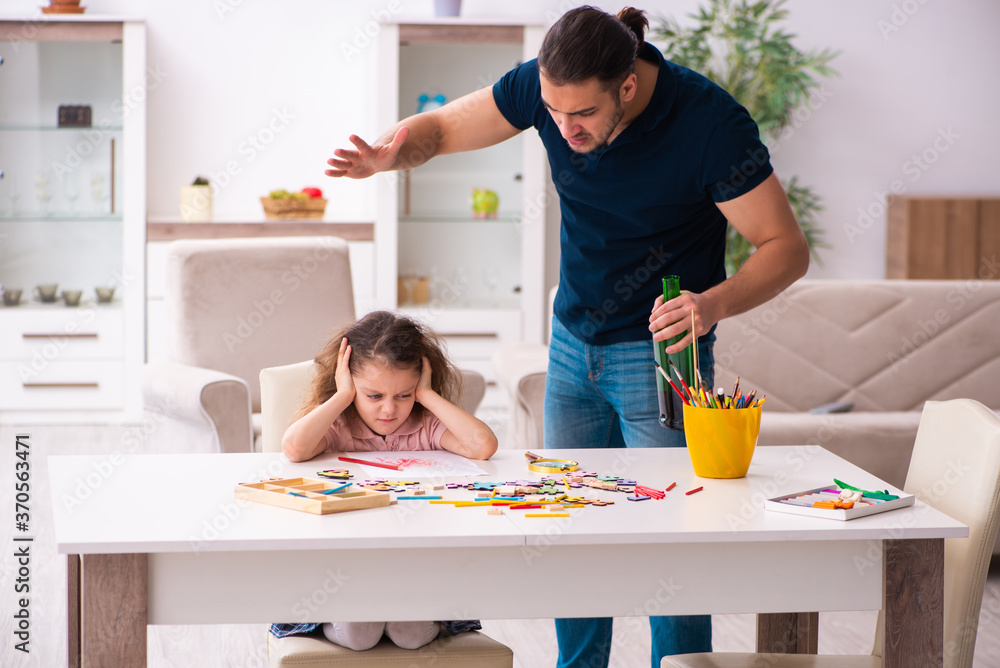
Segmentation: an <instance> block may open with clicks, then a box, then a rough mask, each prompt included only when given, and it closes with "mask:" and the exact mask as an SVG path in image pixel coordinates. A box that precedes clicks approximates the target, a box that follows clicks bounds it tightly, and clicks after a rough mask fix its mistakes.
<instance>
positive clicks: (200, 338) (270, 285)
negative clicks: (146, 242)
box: [164, 237, 354, 413]
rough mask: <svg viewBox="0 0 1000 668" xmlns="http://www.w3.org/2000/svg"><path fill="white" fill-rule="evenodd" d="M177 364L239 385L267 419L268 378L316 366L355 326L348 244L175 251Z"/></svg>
mask: <svg viewBox="0 0 1000 668" xmlns="http://www.w3.org/2000/svg"><path fill="white" fill-rule="evenodd" d="M164 304H165V307H166V311H167V323H168V326H169V327H170V328H171V331H170V332H168V335H167V341H168V356H169V359H170V361H172V362H179V363H181V364H187V365H191V366H195V367H202V368H207V369H215V370H217V371H223V372H226V373H230V374H232V375H234V376H238V377H240V378H243V379H244V380H246V381H247V384H248V385H249V386H250V404H251V408H252V411H253V412H254V413H256V412H259V411H260V391H259V387H260V386H259V385H258V382H257V377H258V374H259V373H260V371H261V369H264V368H267V367H273V366H280V365H284V364H290V363H292V362H297V361H299V360H303V359H309V358H311V357H312V356H314V355H315V354H316V352H317V351H318V350H320V349H321V348H322V346H323V344H324V343H325V342H326V341H327V340H328V339H329V338H330V336H331V335H332V334H333V333H334V331H335V330H337V329H339V328H340V327H342V326H343V325H346V324H348V323H350V322H353V321H354V291H353V287H352V284H351V266H350V258H349V256H348V250H347V242H345V241H344V240H343V239H339V238H337V237H279V238H273V237H272V238H252V239H211V240H185V241H175V242H172V243H171V244H170V245H169V247H168V249H167V256H166V293H165V296H164Z"/></svg>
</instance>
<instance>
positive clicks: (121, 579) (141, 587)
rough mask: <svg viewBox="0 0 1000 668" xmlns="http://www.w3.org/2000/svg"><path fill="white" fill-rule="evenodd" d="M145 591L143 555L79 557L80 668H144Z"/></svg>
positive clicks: (144, 557)
mask: <svg viewBox="0 0 1000 668" xmlns="http://www.w3.org/2000/svg"><path fill="white" fill-rule="evenodd" d="M146 586H147V585H146V555H145V554H87V555H84V556H83V565H82V568H81V569H80V592H81V594H80V603H81V605H80V613H81V615H80V617H81V625H80V650H81V658H82V661H81V663H80V666H81V668H100V667H102V666H135V667H136V668H141V667H143V666H145V665H146V593H147V592H146Z"/></svg>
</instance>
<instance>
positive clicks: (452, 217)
mask: <svg viewBox="0 0 1000 668" xmlns="http://www.w3.org/2000/svg"><path fill="white" fill-rule="evenodd" d="M399 222H400V223H401V224H409V223H461V224H464V225H469V224H472V225H498V224H499V225H504V224H507V225H509V224H517V223H520V222H521V216H520V215H518V214H514V213H507V214H497V217H496V218H473V217H472V216H470V215H468V214H454V213H444V214H422V215H417V216H413V215H410V216H400V217H399Z"/></svg>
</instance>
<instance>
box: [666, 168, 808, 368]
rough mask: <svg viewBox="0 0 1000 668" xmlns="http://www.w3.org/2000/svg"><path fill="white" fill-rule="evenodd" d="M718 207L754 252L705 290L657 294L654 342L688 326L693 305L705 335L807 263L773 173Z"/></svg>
mask: <svg viewBox="0 0 1000 668" xmlns="http://www.w3.org/2000/svg"><path fill="white" fill-rule="evenodd" d="M717 206H718V207H719V210H720V211H722V213H723V215H725V217H726V219H727V220H728V221H729V223H730V224H731V225H732V226H733V227H734V228H736V231H737V232H739V233H740V234H742V235H743V236H744V237H746V239H747V241H749V242H750V243H751V244H753V245H754V247H755V248H756V251H754V253H753V254H752V255H751V256H750V257H749V258H748V259H747V261H746V262H745V263H744V264H743V266H742V267H741V268H740V270H739V271H738V272H736V274H734V275H733V276H730V277H729V278H728V279H726V280H725V281H723V282H722V283H720V284H718V285H716V286H714V287H712V288H710V289H708V290H706V291H705V292H703V293H701V294H695V293H691V292H685V293H683V294H682V295H681V296H680V297H677V298H675V299H671V300H670V301H668V302H666V303H663V297H659V298H657V300H656V303H655V304H654V305H653V311H652V313H651V314H650V316H649V329H650V331H652V332H656V333H655V334H654V335H653V340H655V341H663V340H666V339H669V338H670V337H672V336H676V335H677V334H680V333H682V332H685V331H687V330H689V329H690V328H691V311H692V309H693V310H694V311H695V329H696V331H697V335H698V336H701V335H702V334H704V333H706V332H707V331H708V330H709V329H711V328H712V326H713V325H714V324H715V323H717V322H719V321H720V320H722V319H723V318H728V317H730V316H734V315H737V314H740V313H743V312H744V311H749V310H750V309H752V308H754V307H755V306H760V305H761V304H763V303H764V302H766V301H768V300H769V299H771V298H772V297H774V296H775V295H777V294H778V293H780V292H781V291H782V290H784V289H785V288H787V287H788V286H789V285H791V284H792V283H794V282H795V281H796V280H797V279H799V278H801V277H802V276H803V275H805V273H806V269H808V268H809V246H808V244H806V238H805V235H804V234H802V228H801V227H799V224H798V222H797V221H796V220H795V214H794V213H792V207H791V206H790V205H789V203H788V197H787V195H785V189H784V188H782V186H781V182H780V181H779V180H778V177H777V176H776V175H775V174H771V176H769V177H768V178H767V179H766V180H765V181H764V182H763V183H761V184H760V185H759V186H757V187H756V188H754V189H753V190H751V191H750V192H748V193H746V194H745V195H741V196H739V197H736V198H734V199H731V200H729V201H728V202H721V203H719V204H718V205H717ZM689 343H691V337H690V335H688V336H685V337H684V338H683V339H681V340H680V341H678V342H677V343H676V344H674V345H673V346H670V347H668V348H667V352H668V353H675V352H678V351H680V350H683V349H684V348H685V347H687V345H688V344H689Z"/></svg>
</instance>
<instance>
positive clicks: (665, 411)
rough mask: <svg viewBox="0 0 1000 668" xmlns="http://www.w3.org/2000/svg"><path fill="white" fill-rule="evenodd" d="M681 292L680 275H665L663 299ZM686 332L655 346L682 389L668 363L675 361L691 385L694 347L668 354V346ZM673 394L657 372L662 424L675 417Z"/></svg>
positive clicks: (685, 380) (656, 354) (674, 363)
mask: <svg viewBox="0 0 1000 668" xmlns="http://www.w3.org/2000/svg"><path fill="white" fill-rule="evenodd" d="M680 294H681V279H680V277H679V276H664V277H663V301H664V302H667V301H670V300H671V299H673V298H674V297H677V296H678V295H680ZM685 335H686V332H682V333H680V334H678V335H677V336H674V337H671V338H670V339H668V340H666V341H658V342H656V344H655V345H654V346H653V347H654V354H655V359H656V362H657V364H659V365H660V366H661V367H663V370H664V371H665V372H666V373H667V374H668V375H670V376H671V380H673V381H674V385H676V386H677V388H678V389H682V388H681V385H680V383H678V382H677V377H676V376H674V375H673V374H672V373H671V372H670V365H669V364H668V363H667V360H668V358H669V360H670V362H672V363H673V365H674V367H675V368H676V369H677V370H678V371H680V373H681V375H682V376H683V377H684V382H686V383H687V384H688V386H690V385H691V384H692V381H693V380H694V348H692V347H691V346H688V347H687V348H685V349H684V350H682V351H680V352H678V353H673V354H671V355H667V346H671V345H673V344H675V343H677V342H678V341H680V340H681V339H682V338H684V336H685ZM671 394H673V389H671V387H670V385H668V384H667V381H666V380H665V379H664V378H663V376H662V375H661V374H660V373H657V374H656V399H657V403H658V404H659V408H660V424H662V425H664V426H666V424H667V422H668V421H670V419H671V418H672V417H673V410H672V408H673V403H672V398H671V396H670V395H671Z"/></svg>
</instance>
